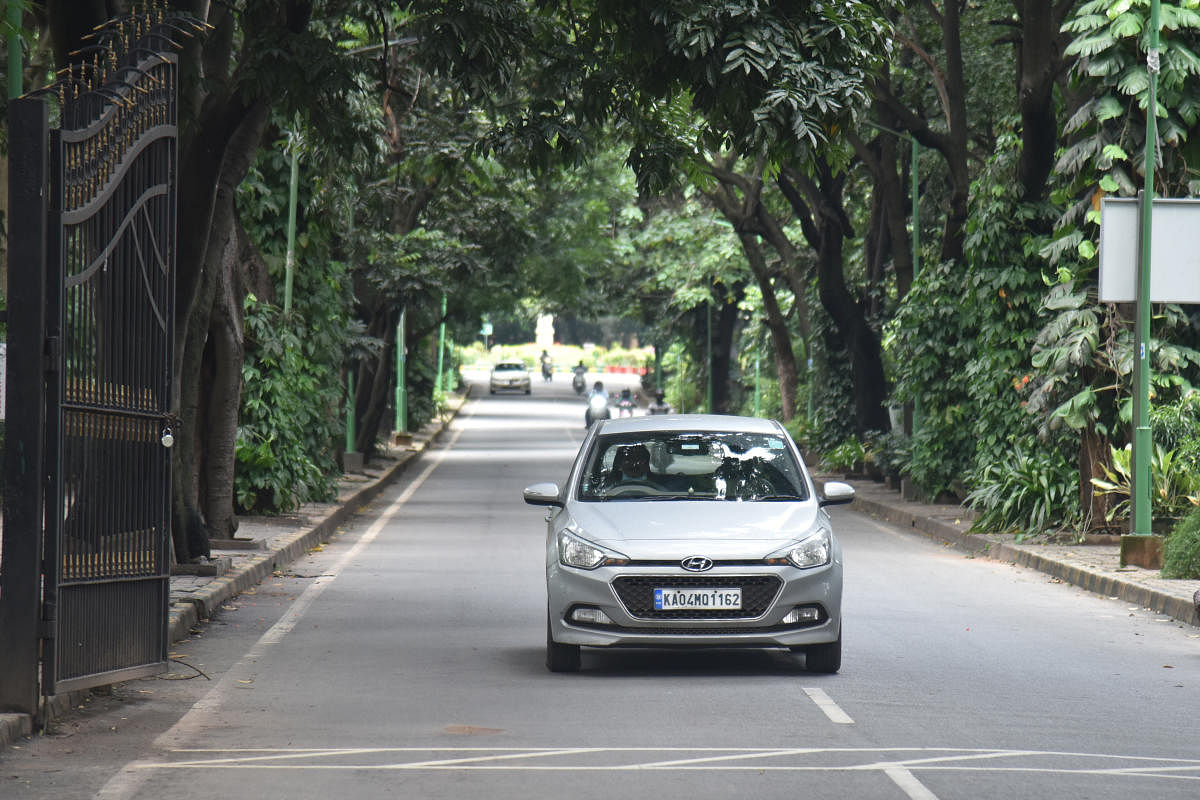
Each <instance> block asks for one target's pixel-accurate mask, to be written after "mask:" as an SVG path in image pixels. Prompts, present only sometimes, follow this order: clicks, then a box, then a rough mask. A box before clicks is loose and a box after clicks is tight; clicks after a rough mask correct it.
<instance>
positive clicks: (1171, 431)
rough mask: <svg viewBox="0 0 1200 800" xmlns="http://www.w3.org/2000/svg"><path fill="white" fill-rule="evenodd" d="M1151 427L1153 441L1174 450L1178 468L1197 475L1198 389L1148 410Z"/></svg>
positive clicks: (1199, 436) (1199, 469)
mask: <svg viewBox="0 0 1200 800" xmlns="http://www.w3.org/2000/svg"><path fill="white" fill-rule="evenodd" d="M1150 430H1151V434H1152V437H1153V439H1154V441H1155V442H1157V443H1158V444H1160V445H1162V446H1163V447H1165V448H1167V449H1169V450H1174V451H1175V463H1176V465H1177V466H1178V468H1179V469H1181V470H1184V471H1186V472H1189V473H1192V474H1198V475H1200V392H1196V391H1192V392H1188V393H1187V394H1185V395H1184V396H1183V397H1182V398H1180V400H1179V402H1177V403H1171V404H1169V405H1158V406H1155V407H1154V408H1152V409H1150Z"/></svg>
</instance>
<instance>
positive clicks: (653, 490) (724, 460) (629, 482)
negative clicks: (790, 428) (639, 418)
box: [578, 431, 808, 502]
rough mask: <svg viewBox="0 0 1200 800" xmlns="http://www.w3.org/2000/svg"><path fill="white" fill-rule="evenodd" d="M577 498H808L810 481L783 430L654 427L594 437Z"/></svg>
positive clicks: (793, 499)
mask: <svg viewBox="0 0 1200 800" xmlns="http://www.w3.org/2000/svg"><path fill="white" fill-rule="evenodd" d="M578 497H579V499H580V500H583V501H589V502H603V501H609V500H640V501H647V500H666V501H669V500H732V501H763V502H767V501H797V500H807V499H808V484H807V483H806V481H805V480H804V477H803V473H802V472H801V468H800V466H799V464H797V462H796V458H795V456H794V455H793V454H792V449H791V448H790V447H789V446H788V444H787V442H786V441H784V439H783V437H782V436H778V435H775V434H763V433H736V432H713V431H654V432H650V433H645V434H611V435H608V436H599V437H597V439H596V441H595V443H594V444H593V446H592V449H591V452H590V453H589V455H588V460H587V463H586V465H585V468H584V472H583V476H582V478H581V480H580V484H579V492H578Z"/></svg>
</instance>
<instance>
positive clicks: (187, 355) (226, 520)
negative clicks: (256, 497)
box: [174, 103, 268, 557]
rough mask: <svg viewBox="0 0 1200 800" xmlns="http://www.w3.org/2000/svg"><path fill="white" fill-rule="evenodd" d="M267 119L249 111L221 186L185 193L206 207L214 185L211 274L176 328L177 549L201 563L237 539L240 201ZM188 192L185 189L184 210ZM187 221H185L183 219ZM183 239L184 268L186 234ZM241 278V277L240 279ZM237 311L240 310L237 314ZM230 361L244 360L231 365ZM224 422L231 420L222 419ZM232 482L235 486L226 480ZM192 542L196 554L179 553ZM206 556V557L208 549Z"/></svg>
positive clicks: (201, 276)
mask: <svg viewBox="0 0 1200 800" xmlns="http://www.w3.org/2000/svg"><path fill="white" fill-rule="evenodd" d="M267 116H268V108H267V106H266V105H265V104H263V103H259V104H256V105H255V106H253V107H251V108H249V109H247V113H246V114H245V116H244V118H243V124H241V125H239V126H238V127H237V128H236V129H235V130H234V131H233V132H232V133H231V135H230V136H229V138H228V139H227V141H226V146H225V147H224V148H223V150H224V153H225V156H224V158H223V159H222V163H221V167H220V170H219V172H218V176H217V181H216V182H215V184H214V183H213V182H212V179H211V177H210V178H209V182H208V184H201V185H196V184H188V185H187V187H186V188H187V189H188V191H187V192H186V196H187V199H188V203H189V204H193V203H198V202H201V198H200V197H198V196H197V195H200V196H203V195H204V194H205V193H206V192H205V191H204V188H205V187H206V186H207V185H209V184H212V185H213V186H214V188H215V192H214V194H213V197H212V202H211V211H210V213H209V215H208V219H209V224H208V226H207V228H206V230H207V231H208V232H209V237H208V239H207V241H206V242H205V244H204V245H203V247H201V248H199V252H201V253H203V254H204V257H205V261H204V262H203V263H204V267H203V268H202V269H200V270H198V275H196V277H197V278H198V282H197V285H196V287H195V289H194V290H193V291H192V293H191V295H190V297H191V298H192V303H190V304H189V307H188V309H187V313H186V314H181V316H183V319H182V320H177V323H179V324H177V325H176V329H177V331H178V329H179V327H180V324H182V325H183V326H184V327H183V333H182V335H180V334H178V333H177V334H176V335H177V336H178V337H179V339H180V340H181V341H177V342H176V349H177V350H180V351H181V356H180V358H179V359H178V360H177V361H176V364H177V369H176V386H177V390H178V392H179V408H180V413H179V416H180V419H181V420H183V424H182V425H181V434H182V435H181V436H180V437H179V439H178V444H177V446H176V448H175V450H176V454H175V458H176V460H175V464H174V466H175V492H174V494H175V518H176V520H177V521H182V522H183V523H184V524H185V528H186V530H184V531H181V532H177V534H176V544H175V546H176V552H177V553H180V554H181V553H189V554H190V557H195V555H197V553H195V552H194V551H195V549H196V544H197V541H198V536H200V535H203V536H204V537H205V539H207V536H208V535H210V533H211V534H212V535H216V536H220V537H223V538H224V537H227V536H229V535H231V534H232V532H233V529H234V527H235V525H234V516H233V500H234V487H233V463H232V453H233V447H234V437H235V436H236V433H237V415H238V409H239V407H240V402H241V368H242V359H241V355H242V353H243V349H242V335H241V334H242V331H241V322H242V319H241V307H242V302H243V301H244V300H245V289H244V285H245V282H244V280H243V278H242V276H241V274H240V272H241V267H240V262H239V259H238V258H237V257H236V254H237V250H238V246H237V237H236V230H237V228H236V221H235V214H236V210H235V208H234V195H235V192H236V190H237V186H238V184H240V183H241V182H242V179H243V178H245V176H246V172H247V171H248V170H249V168H250V164H251V162H252V161H253V158H254V154H255V152H256V151H257V149H258V144H259V142H260V140H261V139H262V134H263V131H264V130H265V129H266V124H267ZM184 189H185V187H184V186H182V185H181V187H180V206H181V207H183V205H184V196H185V192H184ZM187 218H188V217H187V216H186V215H185V214H181V219H187ZM184 227H185V228H186V227H190V226H184ZM180 238H181V254H180V260H181V261H182V260H183V253H182V239H183V236H182V233H181V237H180ZM193 246H194V242H193ZM188 253H189V260H194V258H195V255H196V251H195V250H194V249H190V250H189V251H188ZM235 271H237V272H238V274H237V275H236V276H235V274H234V272H235ZM231 304H232V305H234V306H236V308H230V307H229V306H230V305H231ZM176 313H177V314H179V313H181V310H179V311H177V312H176ZM229 326H233V327H229ZM234 328H236V331H235V330H234ZM214 333H215V335H216V336H217V338H218V339H219V340H220V341H217V342H213V343H212V344H211V347H210V342H209V337H210V334H214ZM226 358H236V359H237V360H236V361H235V362H233V363H228V362H226V361H225V360H224V359H226ZM220 414H225V415H227V418H225V419H217V415H220ZM201 423H203V428H202V427H201ZM214 455H215V456H216V457H217V458H219V459H225V460H226V461H224V462H222V463H220V464H217V465H213V466H212V468H211V469H210V467H209V465H208V459H209V458H210V457H212V456H214ZM226 476H227V477H228V480H225V477H226ZM201 509H204V511H205V513H206V514H209V515H212V514H215V515H216V517H215V518H214V517H212V516H209V517H208V518H207V519H204V518H203V517H201V516H200V510H201ZM198 522H199V523H200V524H199V525H198V524H197V523H198ZM214 522H215V523H216V525H217V527H215V528H212V529H211V531H209V530H205V529H204V525H205V523H207V525H208V526H212V525H213V523H214ZM188 539H190V540H191V542H192V544H191V546H190V547H187V548H185V549H180V548H181V545H182V544H184V543H185V542H186V541H187V540H188ZM204 549H207V542H205V546H204Z"/></svg>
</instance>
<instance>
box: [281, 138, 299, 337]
mask: <svg viewBox="0 0 1200 800" xmlns="http://www.w3.org/2000/svg"><path fill="white" fill-rule="evenodd" d="M296 144H297V143H296V142H294V141H293V142H292V177H291V179H290V180H289V181H288V222H287V259H286V260H285V262H284V279H283V313H284V314H287V313H289V312H290V311H291V310H292V282H293V277H292V276H293V274H294V273H295V271H296V204H297V195H298V194H299V188H300V149H299V147H297V146H296Z"/></svg>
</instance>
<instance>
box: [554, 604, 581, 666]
mask: <svg viewBox="0 0 1200 800" xmlns="http://www.w3.org/2000/svg"><path fill="white" fill-rule="evenodd" d="M581 660H582V659H581V658H580V655H579V645H577V644H559V643H558V642H556V641H554V637H553V636H551V635H550V615H549V614H547V615H546V669H548V670H550V671H551V672H578V671H579V665H580V662H581Z"/></svg>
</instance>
